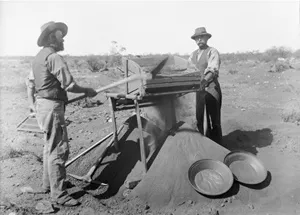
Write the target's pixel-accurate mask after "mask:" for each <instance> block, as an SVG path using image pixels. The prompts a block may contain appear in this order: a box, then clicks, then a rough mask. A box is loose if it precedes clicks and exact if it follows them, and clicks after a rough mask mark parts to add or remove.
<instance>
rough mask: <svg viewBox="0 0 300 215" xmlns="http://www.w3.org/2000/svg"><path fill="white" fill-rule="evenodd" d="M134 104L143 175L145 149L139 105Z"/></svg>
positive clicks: (135, 101)
mask: <svg viewBox="0 0 300 215" xmlns="http://www.w3.org/2000/svg"><path fill="white" fill-rule="evenodd" d="M134 103H135V110H136V119H137V124H138V128H139V133H140V152H141V160H142V163H143V165H144V173H146V172H147V162H146V149H145V142H144V135H143V128H142V120H141V115H140V107H139V103H138V101H137V99H136V100H134Z"/></svg>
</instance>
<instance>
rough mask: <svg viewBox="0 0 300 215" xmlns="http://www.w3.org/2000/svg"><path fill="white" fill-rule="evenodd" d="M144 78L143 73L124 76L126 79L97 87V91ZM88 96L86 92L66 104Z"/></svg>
mask: <svg viewBox="0 0 300 215" xmlns="http://www.w3.org/2000/svg"><path fill="white" fill-rule="evenodd" d="M144 78H146V75H142V74H137V75H132V76H130V77H128V78H124V79H122V80H120V81H117V82H114V83H111V84H109V85H107V86H104V87H101V88H99V89H97V90H96V92H97V93H100V92H103V91H105V90H108V89H110V88H113V87H116V86H119V85H121V84H125V83H128V82H131V81H135V80H138V79H144ZM86 97H87V95H85V94H84V95H81V96H78V97H76V98H74V99H70V100H69V101H68V102H67V103H66V104H70V103H72V102H76V101H78V100H80V99H83V98H86Z"/></svg>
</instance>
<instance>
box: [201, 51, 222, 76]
mask: <svg viewBox="0 0 300 215" xmlns="http://www.w3.org/2000/svg"><path fill="white" fill-rule="evenodd" d="M220 65H221V59H220V54H219V52H218V51H217V50H216V49H215V48H211V50H210V51H209V53H208V65H207V68H206V69H205V71H204V75H205V77H204V79H205V80H206V81H208V82H210V81H212V80H213V78H215V77H218V76H219V69H220Z"/></svg>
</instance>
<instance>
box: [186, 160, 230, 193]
mask: <svg viewBox="0 0 300 215" xmlns="http://www.w3.org/2000/svg"><path fill="white" fill-rule="evenodd" d="M188 179H189V182H190V184H191V185H192V187H193V188H194V189H195V190H196V191H198V192H199V193H202V194H205V195H208V196H218V195H221V194H223V193H226V192H227V191H228V190H229V189H230V188H231V186H232V184H233V175H232V173H231V171H230V169H229V168H228V167H227V166H226V165H225V164H224V163H222V162H220V161H217V160H212V159H202V160H198V161H196V162H195V163H193V164H192V165H191V167H190V168H189V171H188Z"/></svg>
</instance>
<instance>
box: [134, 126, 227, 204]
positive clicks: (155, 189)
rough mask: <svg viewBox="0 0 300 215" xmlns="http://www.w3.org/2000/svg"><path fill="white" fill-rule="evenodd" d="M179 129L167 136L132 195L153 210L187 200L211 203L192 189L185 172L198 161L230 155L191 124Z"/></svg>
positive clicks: (219, 158)
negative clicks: (153, 208)
mask: <svg viewBox="0 0 300 215" xmlns="http://www.w3.org/2000/svg"><path fill="white" fill-rule="evenodd" d="M179 126H180V127H179V128H178V129H177V130H176V132H175V134H174V135H170V136H168V138H167V139H166V141H165V143H164V144H163V146H162V148H161V150H160V152H159V153H158V155H157V157H156V159H155V160H154V162H153V164H152V165H151V167H150V169H149V171H148V172H147V174H146V176H145V177H144V178H143V180H142V181H141V182H140V184H139V185H138V186H137V187H136V188H135V189H134V190H133V192H132V195H133V196H138V197H139V198H140V199H142V200H143V201H145V202H147V203H148V204H150V205H151V206H153V207H165V206H170V207H172V206H177V205H180V204H182V203H184V202H186V201H189V200H192V201H194V202H203V203H208V202H209V201H212V200H210V199H208V198H206V197H204V196H202V195H200V194H199V193H197V192H196V191H195V190H194V189H193V188H192V186H191V185H190V184H189V180H188V169H189V167H190V166H191V164H192V163H193V162H195V161H197V160H199V159H208V158H209V159H216V160H220V161H223V159H224V157H225V155H226V154H227V153H228V152H229V151H228V150H227V149H225V148H223V147H222V146H220V145H218V144H216V143H215V142H213V141H211V140H209V139H208V138H206V137H203V136H202V135H201V134H200V133H198V132H197V131H195V130H194V129H193V128H192V127H191V126H190V125H188V124H186V123H184V124H183V123H181V125H179Z"/></svg>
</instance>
